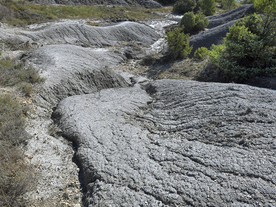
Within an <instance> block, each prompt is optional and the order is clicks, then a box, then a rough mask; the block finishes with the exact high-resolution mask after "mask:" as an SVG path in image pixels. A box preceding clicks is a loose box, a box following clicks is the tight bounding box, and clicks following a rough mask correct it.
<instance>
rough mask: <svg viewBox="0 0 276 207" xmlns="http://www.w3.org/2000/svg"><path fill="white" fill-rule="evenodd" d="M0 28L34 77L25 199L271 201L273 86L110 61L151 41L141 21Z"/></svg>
mask: <svg viewBox="0 0 276 207" xmlns="http://www.w3.org/2000/svg"><path fill="white" fill-rule="evenodd" d="M168 21H169V22H171V20H168ZM148 24H151V23H150V22H148ZM209 31H210V30H209ZM208 34H209V33H208ZM0 36H1V41H3V42H10V43H11V42H12V41H13V40H18V41H19V43H20V44H18V45H6V46H7V47H10V48H11V49H12V50H14V51H13V52H11V51H6V52H4V54H3V55H10V56H11V55H14V56H15V57H18V58H21V59H23V58H24V59H26V61H27V62H28V63H29V64H31V65H32V66H33V67H35V68H37V69H39V70H40V71H41V76H42V77H44V78H46V81H45V82H44V83H43V84H40V85H37V87H36V89H35V93H34V94H33V97H32V101H33V102H32V105H31V106H32V108H33V109H32V113H31V114H30V115H29V117H28V123H29V124H28V126H27V129H26V130H27V132H28V133H29V134H30V135H31V136H32V139H31V140H30V141H29V143H28V145H27V150H26V156H27V157H28V158H29V160H30V161H31V163H32V164H33V165H34V166H35V167H36V171H37V173H38V175H39V176H38V178H39V179H38V185H37V188H36V190H34V191H33V192H29V193H28V194H27V195H26V198H25V199H26V200H28V201H29V204H30V206H32V205H42V206H75V207H77V206H275V205H276V203H275V200H276V197H275V195H276V186H275V185H276V180H275V177H276V176H275V174H276V162H275V156H276V154H275V152H276V151H275V149H276V141H275V138H276V137H275V135H276V128H275V121H276V114H275V111H276V110H275V102H276V98H275V97H276V96H275V95H276V94H275V93H276V92H275V91H274V90H269V89H262V88H257V87H251V86H247V85H238V84H222V83H204V82H196V81H187V80H165V79H164V80H158V81H153V80H148V79H147V78H145V77H141V76H139V75H137V74H129V73H126V72H124V73H122V68H123V67H125V64H126V62H127V59H135V58H137V59H139V58H140V59H141V58H143V57H144V56H146V55H147V56H148V55H151V54H152V53H151V52H154V51H156V50H154V48H153V47H155V46H158V47H159V46H160V45H162V44H161V42H162V39H160V38H161V35H160V33H159V34H158V33H157V32H156V30H155V29H153V27H149V26H146V25H144V24H138V23H131V22H125V23H122V24H118V25H115V26H111V27H92V26H87V25H82V24H75V23H64V24H61V23H52V24H49V25H48V26H46V27H40V28H38V29H36V30H34V31H22V30H21V29H17V30H15V29H10V28H4V27H0ZM19 45H20V47H19ZM152 45H154V46H152ZM138 46H139V47H138ZM135 48H136V49H135ZM137 48H140V49H137ZM22 49H28V52H26V51H22ZM159 51H160V50H159ZM123 65H124V66H123ZM73 161H74V162H73ZM83 193H84V195H83Z"/></svg>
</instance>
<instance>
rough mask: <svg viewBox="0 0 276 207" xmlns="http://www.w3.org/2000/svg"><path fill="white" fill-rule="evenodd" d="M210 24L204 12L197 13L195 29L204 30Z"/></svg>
mask: <svg viewBox="0 0 276 207" xmlns="http://www.w3.org/2000/svg"><path fill="white" fill-rule="evenodd" d="M208 25H209V19H208V18H205V15H204V14H203V13H198V14H196V15H195V27H194V31H201V30H204V28H206V27H207V26H208Z"/></svg>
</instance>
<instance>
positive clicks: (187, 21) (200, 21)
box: [180, 12, 209, 33]
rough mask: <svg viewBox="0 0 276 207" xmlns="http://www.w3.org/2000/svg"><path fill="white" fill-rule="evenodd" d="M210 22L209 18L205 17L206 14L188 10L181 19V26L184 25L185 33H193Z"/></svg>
mask: <svg viewBox="0 0 276 207" xmlns="http://www.w3.org/2000/svg"><path fill="white" fill-rule="evenodd" d="M208 24H209V20H208V18H205V16H204V14H202V13H198V14H196V15H194V13H193V12H187V13H185V14H184V16H183V17H182V19H181V22H180V27H182V26H184V32H185V33H191V32H193V31H195V32H196V31H200V30H203V29H204V28H205V27H207V26H208Z"/></svg>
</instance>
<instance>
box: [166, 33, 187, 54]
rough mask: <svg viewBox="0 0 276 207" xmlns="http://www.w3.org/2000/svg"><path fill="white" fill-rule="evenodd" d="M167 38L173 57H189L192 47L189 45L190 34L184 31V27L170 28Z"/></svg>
mask: <svg viewBox="0 0 276 207" xmlns="http://www.w3.org/2000/svg"><path fill="white" fill-rule="evenodd" d="M165 38H166V40H167V43H168V47H169V55H170V56H171V57H172V58H173V59H177V58H184V57H187V56H188V55H189V54H190V53H191V51H192V47H190V46H189V35H188V34H184V33H183V28H177V29H174V30H170V31H169V32H167V33H166V35H165Z"/></svg>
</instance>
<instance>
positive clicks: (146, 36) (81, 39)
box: [22, 22, 160, 47]
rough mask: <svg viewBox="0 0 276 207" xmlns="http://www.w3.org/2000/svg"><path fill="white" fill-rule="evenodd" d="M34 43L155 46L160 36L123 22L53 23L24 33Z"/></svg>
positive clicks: (147, 28)
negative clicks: (100, 24) (98, 23)
mask: <svg viewBox="0 0 276 207" xmlns="http://www.w3.org/2000/svg"><path fill="white" fill-rule="evenodd" d="M22 34H24V35H25V36H27V37H29V38H31V39H32V40H33V41H36V42H40V43H43V44H57V43H59V44H61V43H62V44H73V45H80V46H85V47H87V46H96V47H102V46H113V45H119V43H120V42H123V41H125V42H126V41H129V42H130V41H135V42H141V43H144V44H146V45H149V44H153V43H154V42H155V41H156V40H157V39H159V38H160V36H159V35H158V34H157V33H156V32H155V31H154V29H153V28H151V27H148V26H146V25H144V24H139V23H135V22H122V23H119V24H116V25H114V26H109V27H96V26H89V25H85V24H74V23H64V22H61V23H53V24H50V25H47V26H46V27H45V28H40V29H39V30H38V31H25V32H22Z"/></svg>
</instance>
